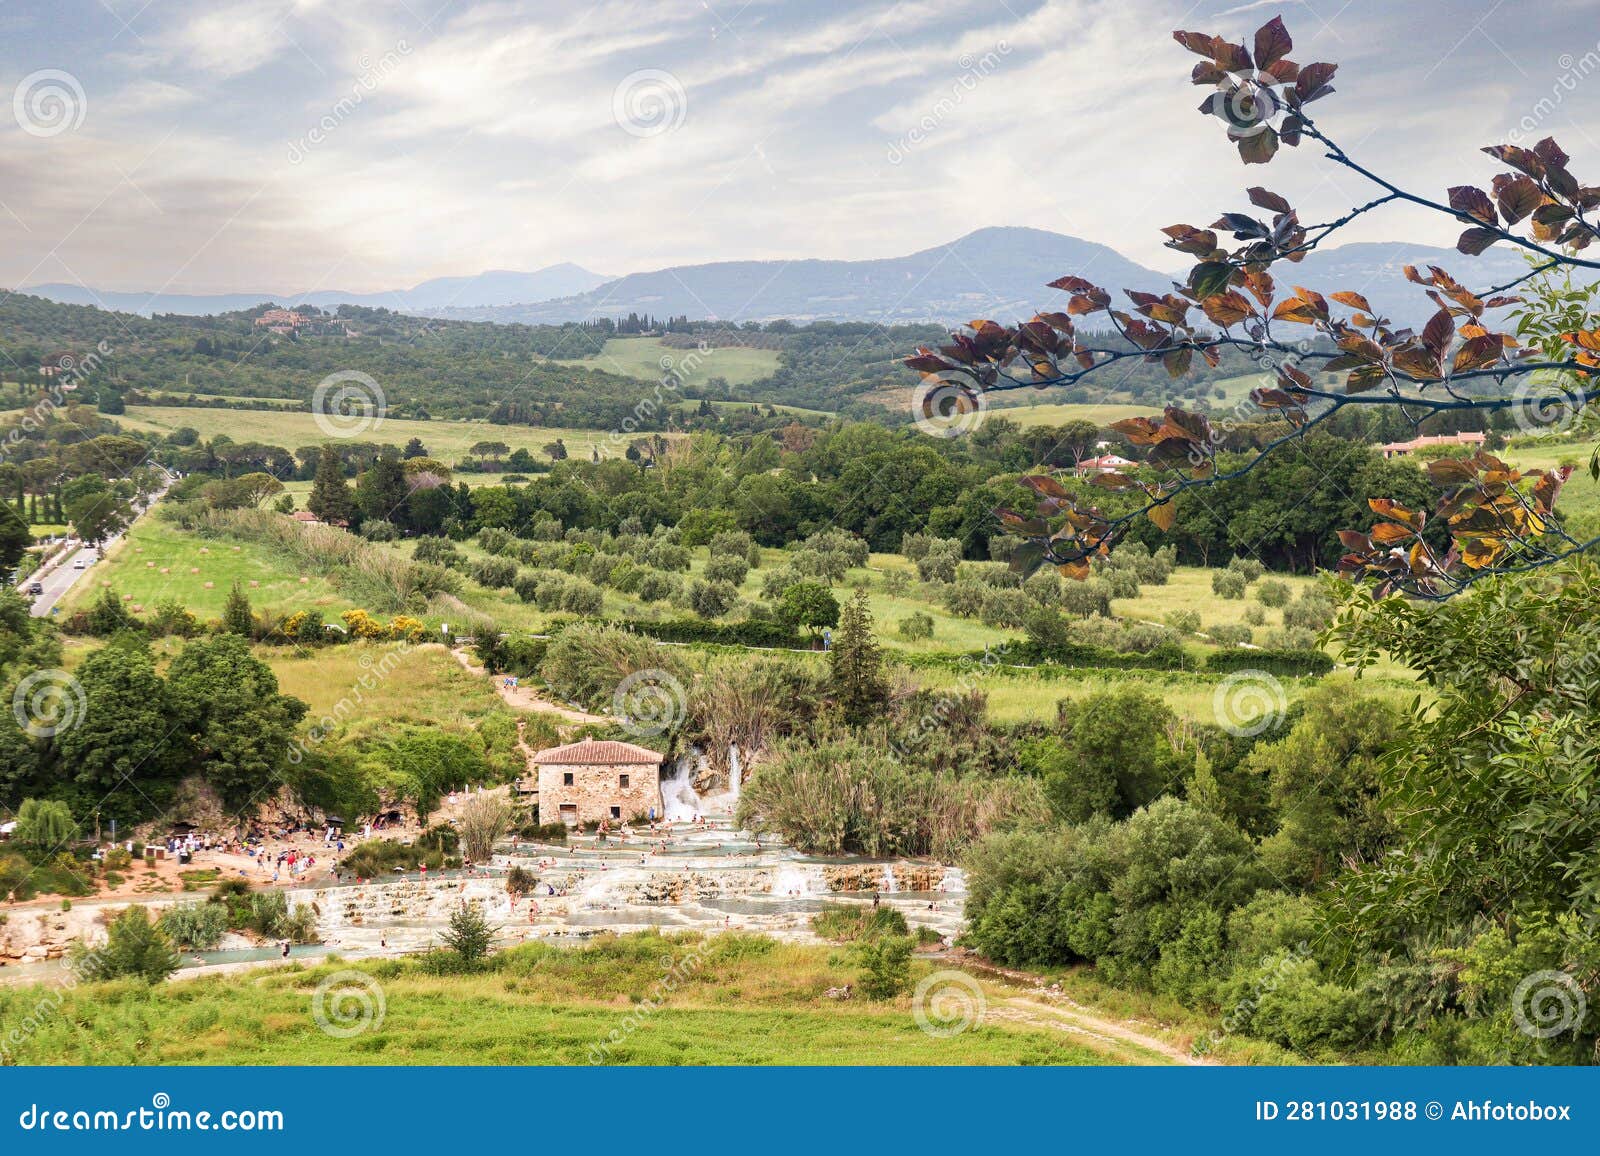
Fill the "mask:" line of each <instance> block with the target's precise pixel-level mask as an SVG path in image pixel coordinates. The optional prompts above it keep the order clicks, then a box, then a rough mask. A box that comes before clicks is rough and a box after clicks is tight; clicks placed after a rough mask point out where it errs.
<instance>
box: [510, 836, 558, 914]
mask: <svg viewBox="0 0 1600 1156" xmlns="http://www.w3.org/2000/svg"><path fill="white" fill-rule="evenodd" d="M558 826H560V828H561V834H562V837H563V839H564V838H565V837H566V832H567V825H566V824H565V823H561V824H558ZM538 884H539V879H538V876H536V875H534V873H533V872H532V871H529V870H528V869H527V868H525V867H522V866H520V865H513V866H512V868H511V870H509V871H507V872H506V894H507V895H514V896H517V897H519V898H520V897H521V896H524V895H526V894H528V893H529V892H530V891H532V890H533V889H534V888H535V887H537V886H538Z"/></svg>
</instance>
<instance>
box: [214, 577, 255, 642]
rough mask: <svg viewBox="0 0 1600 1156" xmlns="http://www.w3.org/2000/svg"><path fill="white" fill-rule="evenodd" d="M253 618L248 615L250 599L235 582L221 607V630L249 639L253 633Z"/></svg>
mask: <svg viewBox="0 0 1600 1156" xmlns="http://www.w3.org/2000/svg"><path fill="white" fill-rule="evenodd" d="M255 625H256V623H255V616H254V615H253V614H251V613H250V598H249V596H248V595H246V594H245V592H244V589H243V587H241V586H240V585H239V583H238V582H237V581H235V582H234V584H233V586H232V587H231V588H230V589H229V591H228V600H227V601H226V602H224V603H223V605H222V629H223V630H225V631H227V632H228V633H229V634H237V635H239V636H241V637H243V638H249V637H251V636H252V635H253V634H254V633H255Z"/></svg>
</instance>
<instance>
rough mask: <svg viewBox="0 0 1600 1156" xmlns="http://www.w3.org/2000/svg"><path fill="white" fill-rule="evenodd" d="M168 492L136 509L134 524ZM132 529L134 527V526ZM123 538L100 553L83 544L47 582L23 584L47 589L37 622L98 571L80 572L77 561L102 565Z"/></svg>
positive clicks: (36, 607) (36, 608) (37, 603)
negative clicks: (68, 592)
mask: <svg viewBox="0 0 1600 1156" xmlns="http://www.w3.org/2000/svg"><path fill="white" fill-rule="evenodd" d="M166 492H167V486H162V487H161V489H160V490H159V491H157V492H156V493H154V494H152V495H151V496H150V501H149V502H148V503H147V504H145V505H143V506H135V507H134V516H133V521H134V522H137V521H138V520H139V519H140V518H142V517H144V515H145V513H146V512H147V511H148V510H149V509H150V508H151V507H152V506H154V505H155V504H156V503H157V502H159V501H160V500H161V497H162V495H163V494H165V493H166ZM131 525H132V523H130V526H131ZM126 532H127V531H123V533H126ZM121 538H122V534H114V535H112V536H111V537H109V538H107V539H106V540H105V542H104V543H102V544H101V547H100V549H98V550H96V549H95V548H94V547H93V546H84V545H83V544H81V543H80V544H79V545H78V546H77V547H76V548H74V549H73V550H72V551H71V552H70V553H68V554H67V555H66V556H64V557H63V558H62V559H61V562H60V564H59V565H58V566H56V568H55V569H54V570H52V571H50V573H49V574H46V575H45V576H44V577H43V578H32V577H30V578H28V579H27V581H25V582H24V583H23V584H22V588H23V589H24V590H26V589H27V587H28V586H29V585H30V584H32V583H33V582H38V583H39V584H40V585H41V586H43V587H44V593H43V594H40V595H39V596H38V597H36V598H35V599H34V600H33V607H32V609H30V610H29V613H30V614H32V615H33V616H34V617H35V618H44V617H47V616H48V615H49V613H50V611H51V610H53V609H55V607H56V604H57V603H59V602H60V601H61V600H62V599H63V598H65V597H66V596H67V591H69V590H71V589H72V588H73V587H74V586H76V585H77V583H78V580H79V579H80V578H82V577H83V576H84V575H85V574H93V573H94V567H93V566H92V565H91V566H85V567H84V568H83V569H82V570H76V569H74V568H73V565H72V564H73V563H74V562H75V561H77V559H78V556H79V555H80V554H81V555H83V557H85V558H94V559H95V560H97V561H98V560H99V559H100V558H101V557H103V556H104V554H105V551H107V550H109V549H111V547H112V546H113V545H114V544H115V543H116V542H118V541H119V540H120V539H121Z"/></svg>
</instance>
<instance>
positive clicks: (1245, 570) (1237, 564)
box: [1228, 557, 1267, 583]
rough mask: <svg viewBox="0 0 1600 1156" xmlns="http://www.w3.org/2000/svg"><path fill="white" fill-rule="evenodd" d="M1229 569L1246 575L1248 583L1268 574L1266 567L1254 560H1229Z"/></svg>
mask: <svg viewBox="0 0 1600 1156" xmlns="http://www.w3.org/2000/svg"><path fill="white" fill-rule="evenodd" d="M1228 569H1229V570H1232V571H1235V572H1236V573H1239V574H1242V575H1244V580H1245V582H1246V583H1250V582H1254V581H1255V580H1256V579H1257V578H1259V577H1261V575H1263V574H1264V573H1266V569H1267V568H1266V567H1265V566H1263V565H1262V564H1261V563H1260V562H1258V561H1257V560H1256V559H1254V558H1245V557H1234V558H1230V559H1229V560H1228Z"/></svg>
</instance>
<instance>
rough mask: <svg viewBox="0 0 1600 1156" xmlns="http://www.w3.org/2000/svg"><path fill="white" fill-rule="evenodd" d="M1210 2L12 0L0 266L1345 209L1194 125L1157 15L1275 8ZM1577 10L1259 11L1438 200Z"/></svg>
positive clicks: (838, 238)
mask: <svg viewBox="0 0 1600 1156" xmlns="http://www.w3.org/2000/svg"><path fill="white" fill-rule="evenodd" d="M1216 7H1217V8H1218V9H1219V10H1220V11H1218V12H1216V13H1214V14H1208V13H1207V11H1206V10H1205V8H1204V7H1202V8H1201V9H1199V10H1195V11H1191V10H1190V8H1189V6H1188V5H1186V4H1184V3H1181V2H1172V0H950V2H946V0H939V2H935V0H924V2H904V3H896V2H894V0H837V2H835V3H830V4H828V5H826V6H823V5H814V4H807V3H801V2H800V0H755V2H753V3H750V4H747V5H744V6H743V7H741V6H739V5H738V4H730V5H723V4H711V5H707V4H704V3H701V2H700V0H600V2H599V3H595V4H590V5H586V6H574V5H571V4H566V3H559V2H556V0H537V2H521V0H519V2H511V0H487V2H485V0H455V2H454V3H451V4H443V3H442V0H429V2H428V3H423V4H409V3H407V4H399V3H392V2H388V0H339V2H334V0H255V2H252V3H235V2H232V0H223V3H222V4H220V5H218V4H215V3H205V2H203V0H170V2H169V3H164V4H162V5H156V6H151V7H150V8H149V9H148V10H141V9H140V8H139V7H138V5H137V4H136V3H131V2H121V0H119V3H118V4H117V11H118V13H119V15H120V17H121V19H122V20H126V21H128V22H129V27H128V29H127V30H125V31H119V27H118V22H115V21H111V20H105V21H103V22H102V23H103V24H104V25H105V27H104V28H103V29H97V30H96V31H94V32H93V33H84V34H82V35H78V34H76V33H74V34H73V35H70V36H68V35H65V34H63V35H62V38H61V39H59V40H54V41H53V40H51V39H50V38H49V36H48V35H47V34H46V30H47V29H48V28H50V27H51V23H50V21H51V19H52V14H53V11H54V10H53V8H51V7H50V6H49V5H48V4H47V3H46V0H12V2H11V3H10V4H8V5H6V6H5V7H4V8H3V9H0V33H5V32H11V33H12V35H10V36H4V35H0V77H4V78H7V79H9V80H10V82H11V83H12V84H14V83H15V81H16V79H17V78H20V77H21V76H23V75H26V74H28V73H30V72H33V71H36V70H38V69H42V68H62V67H66V68H68V69H69V70H70V71H72V72H73V73H74V74H75V75H76V76H77V77H78V78H79V79H80V80H81V81H82V83H83V86H84V88H85V90H86V91H87V93H88V99H89V114H88V116H87V117H86V118H85V121H84V124H83V125H82V127H81V128H79V129H77V130H76V131H74V132H71V133H66V134H62V135H59V136H56V137H53V138H50V139H49V140H39V139H36V138H33V137H28V136H26V135H25V134H20V133H17V132H9V131H0V202H3V203H4V209H3V210H0V282H10V283H13V284H14V283H16V282H18V281H19V280H21V279H23V278H31V279H32V280H34V281H38V280H44V279H47V278H46V277H42V276H38V275H34V270H35V269H53V270H55V272H54V273H52V274H51V275H50V276H51V278H55V277H60V276H65V274H64V273H63V272H62V270H63V269H64V268H70V269H71V270H72V271H73V272H74V273H75V274H76V275H77V276H79V277H81V278H82V279H84V280H86V281H89V282H90V283H94V284H99V285H103V286H104V287H106V288H119V289H126V288H155V287H157V286H160V285H162V284H165V283H166V282H168V281H169V280H172V286H171V287H172V289H173V290H174V291H202V290H212V289H217V288H230V287H231V288H239V289H255V288H273V289H277V288H283V289H295V288H303V287H308V286H312V285H317V284H328V283H329V282H330V279H337V283H338V285H339V286H340V287H343V288H348V289H351V290H354V291H371V290H377V289H385V288H392V287H395V286H398V285H410V284H414V283H416V282H418V281H420V280H423V279H424V278H426V277H430V276H435V275H440V274H453V273H471V272H476V271H478V270H481V269H483V268H508V267H510V268H537V267H540V266H543V265H548V264H552V263H556V262H560V261H575V262H578V263H580V264H584V265H587V266H589V267H592V268H601V269H606V270H608V271H611V272H625V271H628V270H634V269H643V268H652V267H659V266H662V265H666V264H672V263H678V262H693V261H712V260H728V259H738V258H757V257H774V256H783V257H808V256H821V257H876V256H888V255H894V254H898V253H904V252H909V251H912V250H915V249H920V248H925V247H928V246H930V245H934V244H938V243H941V242H944V241H948V240H950V239H952V238H953V237H955V236H958V235H960V234H962V233H965V232H968V231H970V230H971V229H974V228H977V227H980V226H983V225H989V224H1028V225H1034V226H1038V227H1041V228H1052V229H1057V230H1059V231H1062V232H1068V233H1074V234H1076V235H1079V236H1083V237H1086V238H1088V239H1091V240H1096V241H1101V242H1104V243H1107V244H1110V245H1112V246H1113V247H1115V248H1117V249H1119V250H1121V251H1122V252H1124V253H1125V254H1127V255H1128V256H1129V257H1131V258H1133V259H1135V260H1139V261H1142V262H1144V263H1146V264H1149V265H1152V266H1155V267H1157V268H1168V267H1172V266H1174V265H1176V264H1178V263H1179V262H1177V261H1175V260H1173V254H1172V253H1171V252H1170V251H1169V250H1166V249H1164V248H1163V247H1162V244H1161V240H1162V238H1161V235H1160V233H1159V231H1158V230H1159V229H1160V228H1161V227H1162V226H1164V225H1169V224H1173V223H1176V222H1179V221H1190V222H1192V223H1195V224H1205V223H1207V222H1209V221H1210V220H1214V219H1215V217H1216V216H1217V214H1218V213H1219V212H1220V211H1222V210H1224V209H1229V208H1237V207H1242V205H1243V194H1242V189H1243V188H1244V186H1246V185H1250V184H1257V183H1260V184H1265V185H1267V186H1268V187H1270V188H1273V189H1275V190H1277V191H1280V192H1282V193H1284V194H1285V195H1287V196H1289V197H1290V198H1291V199H1292V200H1293V201H1294V202H1295V203H1296V205H1297V206H1301V207H1302V209H1303V211H1304V214H1305V216H1306V218H1307V219H1310V220H1316V219H1328V215H1329V214H1332V215H1337V214H1338V213H1339V212H1342V211H1344V210H1347V209H1348V208H1349V207H1351V205H1353V204H1359V203H1361V202H1362V201H1364V200H1366V199H1368V198H1370V196H1372V195H1373V190H1372V188H1371V186H1369V185H1367V184H1366V183H1364V182H1363V181H1362V180H1361V179H1360V178H1359V177H1358V176H1356V175H1354V174H1350V173H1347V172H1346V173H1338V172H1332V173H1330V169H1329V166H1328V165H1327V164H1326V163H1325V162H1324V161H1323V160H1322V159H1321V157H1320V155H1319V153H1318V151H1317V150H1316V149H1315V148H1312V147H1310V146H1309V145H1307V146H1304V147H1302V148H1301V149H1299V150H1287V149H1286V150H1284V151H1283V152H1282V153H1281V154H1280V156H1279V158H1278V159H1277V160H1276V161H1275V162H1274V163H1273V165H1272V166H1270V168H1268V169H1266V170H1262V169H1256V168H1252V169H1245V168H1244V167H1243V166H1241V165H1240V164H1239V162H1238V159H1237V156H1236V154H1235V153H1234V151H1233V150H1232V149H1231V148H1230V146H1229V145H1228V143H1227V141H1226V140H1225V139H1224V137H1223V134H1222V132H1221V130H1220V127H1219V126H1218V125H1216V124H1215V123H1211V122H1208V121H1206V120H1205V119H1204V118H1202V117H1201V116H1200V115H1199V114H1198V113H1197V112H1196V110H1195V106H1196V104H1197V103H1198V93H1197V90H1196V89H1195V88H1193V87H1192V86H1191V85H1189V83H1188V79H1187V78H1188V70H1189V68H1190V66H1191V65H1192V63H1193V58H1192V57H1190V56H1189V55H1188V54H1186V53H1185V52H1184V51H1183V50H1182V49H1180V48H1178V47H1177V46H1176V45H1174V44H1173V43H1172V41H1171V39H1170V29H1171V28H1173V27H1175V26H1179V25H1181V26H1183V27H1187V28H1195V29H1206V30H1215V31H1218V32H1223V33H1225V34H1227V35H1229V36H1231V37H1233V38H1235V39H1239V38H1248V37H1249V35H1250V33H1251V32H1252V31H1253V29H1254V27H1255V25H1257V24H1259V23H1261V22H1262V21H1263V20H1264V19H1265V18H1266V16H1267V15H1270V13H1268V12H1267V11H1266V9H1264V8H1263V9H1262V10H1261V11H1260V12H1257V11H1256V7H1257V6H1254V5H1249V4H1244V5H1240V4H1237V3H1234V4H1229V3H1227V2H1226V0H1223V2H1220V3H1218V4H1217V6H1216ZM1268 7H1270V6H1268ZM1585 11H1586V9H1585V8H1584V7H1583V6H1582V4H1581V3H1579V0H1562V2H1561V3H1559V4H1556V5H1554V6H1550V5H1546V6H1542V7H1540V8H1537V9H1535V8H1534V7H1533V5H1532V2H1531V0H1506V2H1505V3H1504V4H1502V5H1501V6H1500V7H1499V8H1498V9H1494V10H1493V11H1491V12H1489V14H1488V17H1487V19H1486V20H1485V21H1484V23H1483V24H1482V26H1481V28H1480V29H1479V31H1477V32H1474V33H1472V34H1470V35H1467V36H1466V38H1465V39H1463V38H1462V37H1463V34H1464V33H1466V32H1467V29H1468V27H1470V22H1469V24H1468V25H1463V26H1462V27H1455V26H1454V25H1451V26H1449V27H1446V26H1444V25H1443V23H1442V22H1438V21H1435V20H1432V19H1430V17H1429V15H1428V12H1427V10H1426V9H1425V8H1424V7H1418V6H1410V7H1408V6H1401V5H1393V4H1387V3H1384V2H1383V0H1354V2H1353V3H1351V4H1349V5H1347V6H1345V7H1343V8H1340V6H1339V5H1338V4H1333V3H1329V4H1314V5H1313V4H1303V3H1292V4H1289V5H1287V6H1286V7H1285V9H1284V15H1285V19H1286V21H1287V22H1288V23H1289V26H1290V29H1291V31H1292V32H1293V33H1294V35H1295V38H1296V41H1297V49H1296V52H1295V56H1296V58H1297V59H1300V60H1303V61H1304V60H1311V59H1319V58H1320V59H1330V60H1336V61H1338V62H1339V63H1340V66H1341V67H1340V72H1339V76H1338V79H1337V81H1336V87H1337V88H1338V89H1339V92H1338V93H1337V95H1336V96H1335V97H1333V98H1330V99H1329V100H1328V101H1326V102H1324V103H1323V104H1321V105H1319V106H1318V109H1319V112H1318V115H1319V118H1320V122H1321V123H1322V124H1323V125H1324V126H1325V127H1326V128H1327V129H1328V130H1329V131H1330V132H1333V133H1334V134H1335V135H1336V137H1337V139H1338V140H1340V142H1341V143H1342V144H1344V145H1345V146H1346V147H1347V148H1349V149H1350V150H1351V151H1352V153H1353V154H1354V155H1357V156H1359V157H1360V159H1362V160H1363V162H1364V163H1368V164H1370V165H1371V166H1372V167H1373V168H1374V169H1376V170H1378V171H1381V172H1384V173H1385V174H1386V175H1392V176H1394V177H1396V178H1397V179H1399V180H1400V181H1401V182H1402V183H1404V184H1407V185H1408V186H1409V187H1414V188H1416V189H1417V190H1418V191H1422V192H1428V193H1433V194H1439V193H1442V191H1443V189H1444V187H1445V186H1447V185H1449V184H1454V183H1460V182H1461V181H1464V180H1477V181H1479V182H1483V181H1486V180H1487V179H1488V176H1489V175H1490V174H1491V173H1492V171H1493V167H1492V165H1491V163H1490V162H1489V161H1488V158H1486V157H1483V156H1482V155H1481V154H1479V153H1478V152H1477V151H1476V150H1477V148H1478V147H1479V146H1481V145H1483V144H1487V143H1490V142H1491V141H1492V140H1494V139H1497V138H1499V137H1502V136H1503V135H1504V134H1505V133H1506V132H1508V131H1510V130H1511V129H1513V128H1514V127H1516V126H1517V125H1519V124H1520V123H1521V121H1522V120H1523V119H1524V118H1525V117H1527V116H1529V115H1531V113H1532V110H1534V109H1536V108H1538V107H1541V106H1539V104H1538V102H1539V101H1540V100H1541V99H1544V98H1548V97H1549V95H1550V93H1551V92H1552V90H1553V89H1554V87H1555V86H1556V85H1557V84H1558V83H1559V81H1560V77H1561V75H1562V66H1561V65H1560V63H1559V61H1560V59H1561V58H1562V54H1563V53H1566V54H1574V55H1576V56H1578V57H1582V56H1583V55H1584V53H1585V52H1586V51H1588V49H1589V48H1590V47H1591V45H1588V44H1584V43H1582V41H1584V40H1585V39H1588V40H1593V39H1597V38H1600V34H1593V33H1591V32H1590V30H1589V24H1590V23H1591V22H1587V21H1585V20H1584V19H1583V15H1584V12H1585ZM1473 19H1477V16H1474V17H1473ZM1574 41H1577V42H1578V43H1577V44H1576V46H1575V45H1574ZM1002 44H1003V45H1004V46H1005V50H1004V51H1003V52H1001V51H1000V50H999V49H1000V46H1001V45H1002ZM401 45H404V51H400V46H401ZM1508 53H1509V54H1510V56H1511V57H1512V58H1514V60H1515V61H1516V66H1515V67H1513V66H1512V65H1511V64H1509V63H1508V62H1507V58H1506V54H1508ZM985 61H988V62H989V63H987V64H985V63H983V62H985ZM386 62H387V63H386ZM391 64H392V67H391V66H389V65H391ZM643 71H650V72H652V73H654V72H665V73H668V74H670V76H671V77H672V78H673V79H674V81H675V83H676V85H677V86H678V88H679V89H681V92H682V94H683V100H684V102H685V103H684V107H683V109H682V115H681V117H677V116H675V117H672V118H669V119H671V120H672V121H673V122H674V124H675V127H673V128H672V130H671V131H669V132H665V133H662V134H659V135H641V134H638V133H630V132H629V131H627V130H626V129H625V128H624V127H623V126H620V125H619V124H618V123H617V120H616V114H615V104H616V100H615V97H616V93H617V90H618V87H619V85H621V84H622V83H623V82H624V81H625V80H626V79H627V78H629V77H630V76H634V75H636V74H638V73H640V72H643ZM1549 104H1550V102H1549V101H1548V100H1546V101H1545V105H1546V106H1548V105H1549ZM1597 113H1600V78H1597V77H1586V78H1583V79H1582V80H1581V81H1580V82H1579V83H1578V84H1577V85H1576V86H1575V87H1574V89H1573V90H1572V91H1570V92H1569V91H1566V90H1563V91H1562V95H1561V100H1560V102H1559V104H1558V105H1557V106H1556V107H1555V108H1554V109H1553V111H1552V110H1550V109H1548V108H1546V109H1545V111H1541V112H1540V113H1539V118H1540V135H1543V134H1544V133H1545V132H1553V133H1554V134H1555V135H1556V136H1557V137H1558V138H1559V139H1561V140H1562V142H1563V144H1565V145H1566V147H1567V148H1568V151H1569V152H1572V153H1573V154H1574V156H1577V157H1579V158H1580V160H1581V158H1582V157H1583V155H1584V154H1585V153H1589V154H1591V155H1592V156H1593V157H1595V158H1596V159H1600V143H1596V142H1595V141H1591V140H1589V139H1588V137H1590V136H1600V133H1595V132H1594V131H1593V130H1592V129H1590V128H1589V127H1588V126H1590V125H1592V124H1593V123H1594V122H1595V118H1596V114H1597ZM3 127H8V123H7V124H5V125H0V128H3ZM313 136H315V137H316V139H315V141H313V140H312V139H311V138H312V137H313ZM19 222H20V223H19ZM1418 229H1423V230H1428V229H1432V230H1435V232H1433V233H1424V234H1421V235H1422V236H1424V237H1425V238H1426V239H1429V240H1443V241H1446V242H1448V236H1447V234H1448V233H1449V231H1450V230H1449V222H1442V223H1441V222H1435V221H1432V220H1429V219H1426V218H1424V217H1420V216H1418V215H1416V214H1413V213H1408V212H1395V213H1393V214H1384V215H1379V214H1373V216H1372V218H1371V219H1368V218H1362V219H1361V220H1360V221H1358V222H1357V224H1356V226H1355V228H1354V229H1353V230H1352V233H1351V238H1352V239H1383V238H1390V237H1396V236H1412V235H1417V234H1416V233H1415V231H1416V230H1418ZM1064 272H1065V271H1064Z"/></svg>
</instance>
